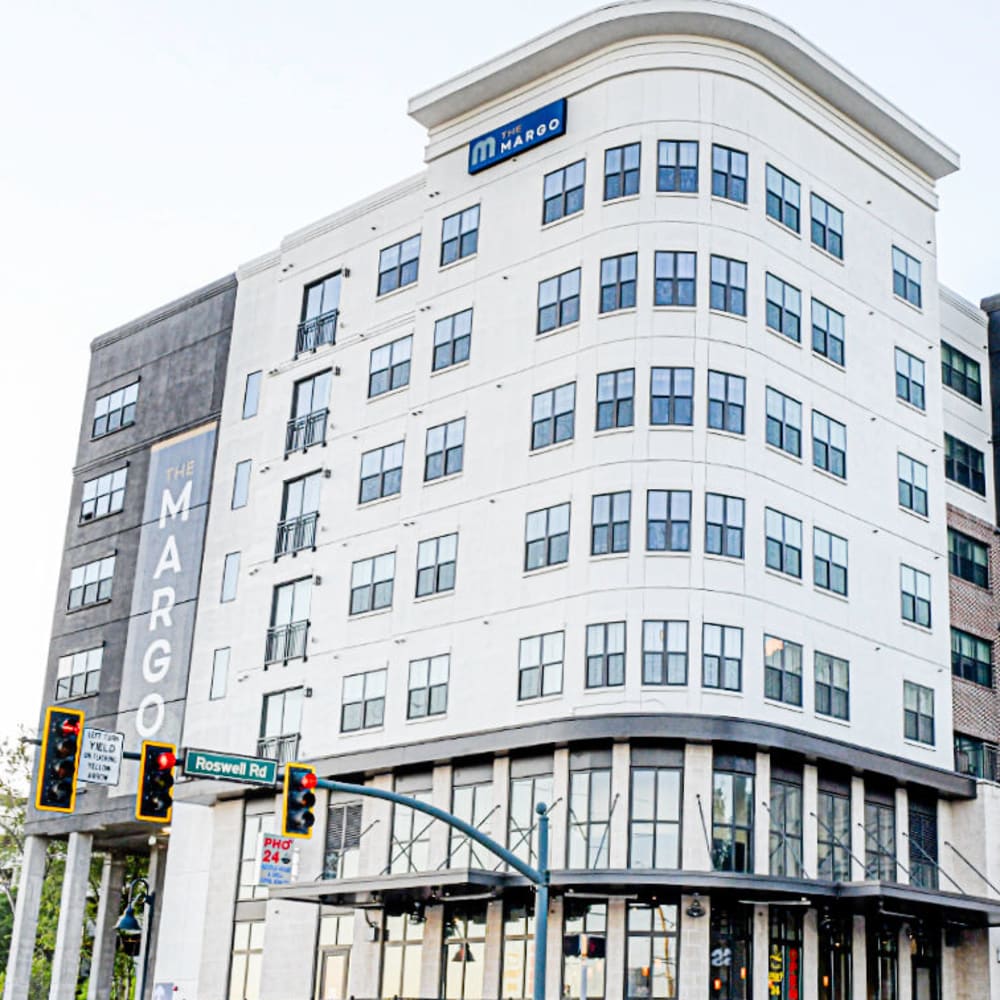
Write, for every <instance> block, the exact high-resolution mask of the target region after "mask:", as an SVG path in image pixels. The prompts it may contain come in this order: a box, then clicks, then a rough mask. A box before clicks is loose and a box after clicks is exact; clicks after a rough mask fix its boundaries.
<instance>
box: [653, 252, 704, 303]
mask: <svg viewBox="0 0 1000 1000" xmlns="http://www.w3.org/2000/svg"><path fill="white" fill-rule="evenodd" d="M697 285H698V254H697V253H696V252H695V251H693V250H656V251H655V252H654V253H653V305H654V306H656V307H660V308H666V307H671V308H675V309H689V308H690V309H693V308H694V307H695V306H697V304H698V287H697Z"/></svg>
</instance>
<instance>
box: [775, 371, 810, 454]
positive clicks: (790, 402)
mask: <svg viewBox="0 0 1000 1000" xmlns="http://www.w3.org/2000/svg"><path fill="white" fill-rule="evenodd" d="M766 436H767V443H768V444H769V445H772V446H773V447H775V448H780V449H781V450H782V451H787V452H788V454H789V455H794V456H795V457H796V458H798V457H800V456H801V455H802V404H801V403H800V402H799V401H798V400H797V399H792V397H791V396H786V395H785V394H784V393H783V392H778V390H777V389H772V388H771V387H770V386H768V387H767V424H766Z"/></svg>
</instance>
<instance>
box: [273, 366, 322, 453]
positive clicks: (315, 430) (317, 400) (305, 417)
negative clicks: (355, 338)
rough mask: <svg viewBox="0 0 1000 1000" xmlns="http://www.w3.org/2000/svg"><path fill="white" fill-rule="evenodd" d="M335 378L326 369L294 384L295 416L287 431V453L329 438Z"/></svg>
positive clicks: (293, 402)
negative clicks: (331, 385)
mask: <svg viewBox="0 0 1000 1000" xmlns="http://www.w3.org/2000/svg"><path fill="white" fill-rule="evenodd" d="M332 377H333V373H332V372H331V371H330V370H329V369H327V371H325V372H320V373H319V374H318V375H312V376H310V377H309V378H304V379H301V380H300V381H298V382H296V383H295V389H294V391H293V393H292V415H291V418H290V419H289V421H288V425H287V427H286V430H285V455H286V456H287V455H289V454H291V452H293V451H299V450H300V449H301V450H305V449H306V448H309V447H311V446H312V445H315V444H323V443H324V442H325V441H326V424H327V417H328V416H329V414H330V411H329V409H328V406H329V402H330V381H331V379H332Z"/></svg>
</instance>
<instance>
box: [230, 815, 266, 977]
mask: <svg viewBox="0 0 1000 1000" xmlns="http://www.w3.org/2000/svg"><path fill="white" fill-rule="evenodd" d="M273 820H274V805H273V803H271V802H267V801H261V800H251V799H248V800H246V804H245V806H244V812H243V837H242V840H241V841H240V867H239V877H238V881H237V886H236V898H237V899H263V898H264V896H265V894H266V893H267V890H266V889H265V888H264V887H263V886H261V885H258V884H257V874H258V868H259V865H260V835H261V833H262V832H264V831H265V830H267V828H268V826H269V825H270V823H271V822H272V821H273ZM261 926H262V927H263V923H262V924H261ZM241 996H242V994H241Z"/></svg>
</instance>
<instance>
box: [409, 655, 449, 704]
mask: <svg viewBox="0 0 1000 1000" xmlns="http://www.w3.org/2000/svg"><path fill="white" fill-rule="evenodd" d="M450 660H451V657H450V656H449V655H448V654H447V653H443V654H441V655H440V656H425V657H424V658H423V659H421V660H410V681H409V692H408V697H407V701H406V717H407V718H408V719H423V718H425V717H426V716H428V715H443V714H444V713H445V712H446V711H447V710H448V667H449V662H450Z"/></svg>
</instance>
